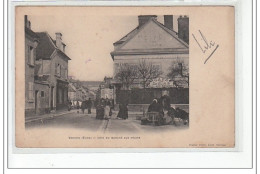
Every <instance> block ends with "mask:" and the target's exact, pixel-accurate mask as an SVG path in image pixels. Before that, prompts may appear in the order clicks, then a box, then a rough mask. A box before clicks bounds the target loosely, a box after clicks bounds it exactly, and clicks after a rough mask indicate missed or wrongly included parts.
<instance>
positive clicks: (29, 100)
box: [24, 16, 39, 116]
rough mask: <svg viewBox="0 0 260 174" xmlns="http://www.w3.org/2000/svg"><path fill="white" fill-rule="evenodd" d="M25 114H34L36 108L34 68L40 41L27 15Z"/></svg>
mask: <svg viewBox="0 0 260 174" xmlns="http://www.w3.org/2000/svg"><path fill="white" fill-rule="evenodd" d="M24 22H25V24H24V25H25V115H26V116H28V115H34V114H35V113H36V110H35V100H36V99H37V98H35V97H36V96H35V85H34V69H35V57H36V47H37V45H38V43H39V37H38V35H37V34H36V33H35V32H33V31H32V30H31V23H30V21H29V20H28V19H27V16H25V20H24Z"/></svg>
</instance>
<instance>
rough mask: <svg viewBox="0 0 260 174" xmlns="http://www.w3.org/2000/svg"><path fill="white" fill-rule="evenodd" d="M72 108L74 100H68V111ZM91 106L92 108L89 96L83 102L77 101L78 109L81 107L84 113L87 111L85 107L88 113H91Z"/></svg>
mask: <svg viewBox="0 0 260 174" xmlns="http://www.w3.org/2000/svg"><path fill="white" fill-rule="evenodd" d="M71 108H72V102H71V101H68V111H70V110H71ZM91 108H92V100H91V98H89V99H88V100H84V101H82V102H81V104H80V102H79V101H77V102H76V109H77V110H79V109H81V110H82V113H83V114H84V112H85V109H88V114H91ZM78 113H79V111H78Z"/></svg>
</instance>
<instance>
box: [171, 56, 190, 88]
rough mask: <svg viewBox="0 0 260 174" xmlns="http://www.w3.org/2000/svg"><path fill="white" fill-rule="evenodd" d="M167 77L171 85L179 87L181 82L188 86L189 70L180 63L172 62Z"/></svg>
mask: <svg viewBox="0 0 260 174" xmlns="http://www.w3.org/2000/svg"><path fill="white" fill-rule="evenodd" d="M167 77H168V78H170V79H171V80H172V81H173V85H174V86H176V87H179V86H180V85H181V83H182V82H185V83H187V85H188V86H189V68H188V66H186V65H185V64H184V63H183V62H181V61H174V62H173V63H172V65H171V66H170V68H169V73H168V74H167Z"/></svg>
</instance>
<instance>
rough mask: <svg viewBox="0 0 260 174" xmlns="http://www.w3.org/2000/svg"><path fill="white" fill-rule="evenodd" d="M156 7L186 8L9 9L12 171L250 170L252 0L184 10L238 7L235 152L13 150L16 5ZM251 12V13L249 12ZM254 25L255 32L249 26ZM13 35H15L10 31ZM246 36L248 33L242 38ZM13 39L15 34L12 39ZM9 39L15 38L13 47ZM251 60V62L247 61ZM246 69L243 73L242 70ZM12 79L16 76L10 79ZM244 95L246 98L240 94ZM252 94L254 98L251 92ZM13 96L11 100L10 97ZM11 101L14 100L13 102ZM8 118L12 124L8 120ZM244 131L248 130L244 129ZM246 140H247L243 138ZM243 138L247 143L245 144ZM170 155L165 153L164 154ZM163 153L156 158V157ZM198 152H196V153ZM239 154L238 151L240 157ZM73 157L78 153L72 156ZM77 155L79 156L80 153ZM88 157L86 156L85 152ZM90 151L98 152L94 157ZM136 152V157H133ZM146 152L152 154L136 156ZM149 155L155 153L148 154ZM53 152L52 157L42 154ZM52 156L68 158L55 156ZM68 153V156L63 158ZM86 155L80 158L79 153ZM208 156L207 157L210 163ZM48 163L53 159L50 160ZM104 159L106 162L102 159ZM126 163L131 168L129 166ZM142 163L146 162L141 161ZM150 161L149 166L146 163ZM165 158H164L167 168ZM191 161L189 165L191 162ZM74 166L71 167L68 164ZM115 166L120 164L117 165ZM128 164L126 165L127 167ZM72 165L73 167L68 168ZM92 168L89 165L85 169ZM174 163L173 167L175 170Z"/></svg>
mask: <svg viewBox="0 0 260 174" xmlns="http://www.w3.org/2000/svg"><path fill="white" fill-rule="evenodd" d="M32 4H33V5H75V4H77V5H100V6H101V5H102V6H103V5H107V6H112V5H113V6H116V5H120V6H121V5H147V6H149V5H151V6H156V5H160V6H168V5H183V3H180V2H172V1H141V2H140V1H139V2H137V1H131V2H130V1H124V2H122V1H121V2H118V1H117V2H115V1H113V2H105V1H103V2H100V1H99V2H93V1H92V2H90V1H87V2H86V1H85V2H82V1H77V3H76V2H72V1H66V2H64V1H63V2H61V1H59V2H44V3H42V2H30V3H29V2H27V3H25V2H12V3H10V4H9V19H11V20H9V21H10V22H9V26H8V28H9V29H12V31H11V30H9V35H8V37H9V45H8V48H11V49H8V50H9V56H10V55H11V57H9V60H11V61H12V62H10V61H9V64H8V73H9V93H8V95H9V110H8V112H9V114H8V115H9V116H8V119H10V120H9V126H8V127H9V136H10V137H9V147H8V148H9V167H15V168H17V167H18V168H23V167H27V168H35V167H36V168H37V167H72V168H74V167H91V168H101V167H102V168H104V167H105V168H106V167H108V168H111V167H117V168H122V167H126V168H129V167H135V168H136V167H142V168H144V167H145V168H146V167H151V168H153V167H171V168H201V167H206V168H219V167H221V168H248V167H251V166H252V158H251V147H252V143H251V142H252V140H251V137H252V133H251V130H252V128H251V127H252V117H251V116H252V114H251V111H252V108H251V95H249V91H251V90H252V87H251V85H252V82H251V79H252V78H251V76H252V75H251V72H252V71H250V70H251V68H252V67H251V63H252V62H251V61H252V59H251V57H252V56H251V43H252V42H251V32H252V30H251V26H252V25H251V20H249V19H251V2H250V1H241V0H240V1H217V2H215V1H214V2H212V1H210V2H209V1H203V3H201V2H200V3H194V2H193V3H191V2H187V3H185V5H198V4H203V5H234V6H235V8H236V11H235V15H236V144H237V145H239V146H237V147H236V148H235V149H234V150H233V152H218V153H214V152H203V153H199V151H212V150H216V151H223V150H224V151H225V150H228V151H230V149H191V148H188V149H184V148H181V149H180V148H178V149H171V148H169V149H168V148H167V149H115V148H112V149H111V148H110V149H83V148H80V149H72V148H70V149H55V148H52V149H47V151H46V149H27V150H25V149H17V148H15V146H12V145H13V142H14V139H13V137H14V136H11V135H13V134H14V127H13V126H12V125H14V113H13V112H14V110H13V107H10V106H14V89H12V88H10V87H14V79H15V78H14V71H13V70H14V54H13V53H14V52H13V51H12V50H14V37H13V36H14V5H32ZM246 9H250V10H246ZM249 26H250V27H249ZM10 31H11V32H10ZM242 33H247V34H246V35H242ZM11 34H12V35H11ZM10 38H12V40H11V42H10ZM242 57H247V59H244V60H243V59H242ZM243 70H244V71H243ZM11 75H12V76H11ZM241 94H243V95H241ZM250 94H251V93H250ZM10 96H12V97H10ZM10 98H12V100H10ZM5 118H6V119H7V117H6V115H5ZM241 128H243V129H242V130H241ZM243 135H244V137H243ZM243 138H244V139H243ZM162 150H164V151H166V152H160V153H159V151H162ZM97 151H98V152H129V153H95V152H97ZM156 151H157V152H158V153H151V152H156ZM169 151H193V153H188V152H182V153H181V152H169ZM194 151H196V153H194ZM235 151H239V152H235ZM28 152H29V153H41V154H37V155H36V154H18V153H28ZM72 152H73V153H72ZM75 152H76V153H75ZM86 152H88V154H82V153H86ZM89 152H93V153H91V154H89ZM130 152H132V153H130ZM133 152H147V153H133ZM148 152H150V153H148ZM42 153H50V154H42ZM52 153H63V154H55V155H53V154H52ZM64 153H66V154H64ZM79 153H81V154H79ZM205 156H206V158H205ZM46 159H48V160H46ZM100 159H102V160H100ZM125 159H128V160H127V163H125ZM140 159H141V160H140ZM144 159H149V163H148V162H145V163H144V161H146V160H144ZM160 159H165V160H164V161H165V163H162V162H161V161H160ZM187 159H189V160H187ZM69 161H72V162H71V163H68V162H69ZM115 161H116V162H115ZM124 163H125V164H124ZM68 164H70V165H69V166H68ZM86 164H87V165H86ZM173 164H174V165H173Z"/></svg>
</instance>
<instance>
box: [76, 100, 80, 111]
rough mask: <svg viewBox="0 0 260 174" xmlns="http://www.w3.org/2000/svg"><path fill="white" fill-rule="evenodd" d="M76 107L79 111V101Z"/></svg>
mask: <svg viewBox="0 0 260 174" xmlns="http://www.w3.org/2000/svg"><path fill="white" fill-rule="evenodd" d="M76 107H77V109H79V101H78V100H77V103H76Z"/></svg>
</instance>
